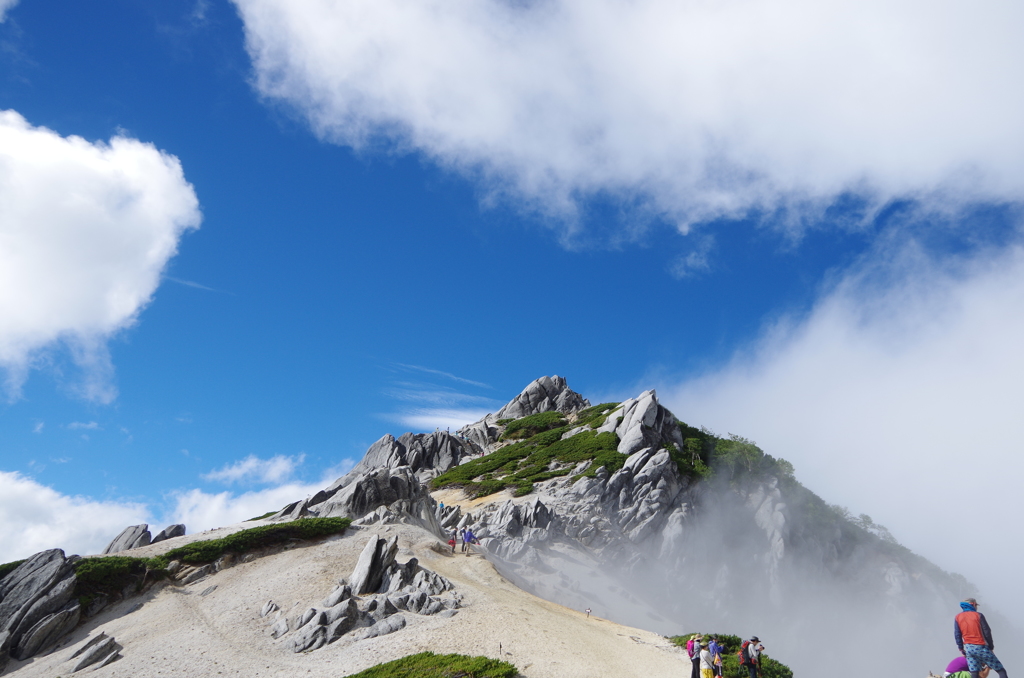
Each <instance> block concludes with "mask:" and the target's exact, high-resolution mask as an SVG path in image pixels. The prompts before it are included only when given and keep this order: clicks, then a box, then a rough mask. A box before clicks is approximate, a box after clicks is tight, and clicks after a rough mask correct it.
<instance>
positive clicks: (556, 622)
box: [5, 523, 690, 678]
mask: <svg viewBox="0 0 1024 678" xmlns="http://www.w3.org/2000/svg"><path fill="white" fill-rule="evenodd" d="M252 525H253V524H252V523H249V524H245V525H242V526H234V529H239V528H240V527H249V526H252ZM234 529H232V528H223V530H217V531H214V532H213V533H209V534H203V535H189V537H192V538H195V537H202V538H213V537H216V536H222V535H223V533H227V532H228V531H234ZM372 533H377V534H380V535H382V536H392V535H394V534H397V535H398V536H399V545H400V547H401V551H400V552H399V556H398V560H399V562H405V561H406V560H408V559H409V557H411V556H413V555H415V556H416V557H417V558H419V560H420V563H421V564H422V565H423V566H424V567H427V568H428V569H431V570H434V571H435V572H438V573H440V574H442V575H444V576H445V577H447V578H448V579H450V580H451V581H452V582H453V583H454V584H455V586H456V589H457V590H458V591H459V592H460V593H462V594H463V595H464V596H465V599H464V605H465V607H464V608H463V609H461V610H460V611H459V612H458V614H457V615H455V616H454V617H452V618H441V617H426V616H419V615H416V614H413V613H405V612H403V613H401V614H403V615H404V616H405V617H406V619H407V621H408V622H409V623H408V626H407V627H406V628H404V629H402V630H400V631H398V632H396V633H393V634H391V635H388V636H384V637H381V638H372V639H368V640H363V641H359V642H352V641H349V640H347V639H342V640H339V641H338V642H336V643H334V644H332V645H328V646H326V647H324V648H322V649H320V650H316V651H313V652H309V653H302V654H294V653H292V652H291V650H290V649H289V647H288V644H289V642H288V641H289V639H290V637H291V635H292V634H288V635H286V636H284V637H283V638H280V639H277V640H274V639H272V638H271V637H270V630H269V627H270V623H269V621H270V620H271V619H272V617H273V616H271V617H268V618H267V619H261V618H260V616H259V610H260V608H261V607H262V606H263V604H264V603H266V602H267V601H268V600H273V601H275V602H276V603H277V604H278V605H280V607H281V608H282V610H283V611H284V612H285V614H286V615H287V616H288V617H291V616H293V615H296V614H298V613H300V612H302V611H303V610H305V609H306V608H308V607H310V606H312V605H316V604H318V603H319V601H320V600H321V599H322V598H323V597H325V596H326V595H327V594H328V593H329V592H330V591H331V589H332V588H333V587H334V585H335V583H336V582H337V580H339V579H341V578H344V577H347V576H348V575H349V573H350V572H351V571H352V568H353V567H354V566H355V563H356V560H357V558H358V556H359V552H360V551H361V550H362V548H363V546H364V545H365V543H366V540H367V538H368V537H369V535H370V534H372ZM189 537H183V538H181V539H180V540H179V539H175V540H171V543H168V544H167V545H166V546H164V545H163V544H156V545H154V546H149V547H145V548H143V549H136V550H135V551H132V552H130V554H131V555H136V554H138V555H143V553H144V552H145V553H144V554H145V555H153V553H154V552H161V551H163V550H165V549H168V548H172V547H174V546H178V545H180V544H182V543H184V541H185V540H188V541H191V540H192V539H190V538H189ZM436 543H437V540H436V539H434V538H433V537H431V536H430V535H429V534H427V533H426V532H425V531H423V530H420V529H418V528H414V527H408V526H395V525H392V526H386V527H380V528H366V529H351V530H349V531H348V532H347V533H346V534H345V535H344V536H342V537H338V538H333V539H329V540H327V541H324V542H321V543H318V544H314V545H311V546H303V547H299V548H295V549H292V550H289V551H285V552H283V553H279V554H276V555H272V556H267V557H265V558H261V559H258V560H255V561H253V562H249V563H243V564H240V565H237V566H236V567H233V568H230V569H227V570H224V571H222V572H218V573H216V574H214V575H212V576H210V577H208V578H206V579H203V580H201V581H198V582H195V583H193V584H191V585H189V586H185V587H180V586H175V585H170V584H167V585H162V584H161V585H158V586H157V587H154V588H153V589H152V590H150V591H149V592H147V593H146V594H144V595H142V596H139V597H135V598H130V599H128V600H127V601H123V602H121V603H119V604H118V605H116V606H114V607H113V608H111V609H107V610H105V611H103V612H102V613H101V614H99V615H97V616H96V617H95V618H93V619H90V620H88V621H87V622H86V623H85V624H84V625H82V626H81V627H79V628H78V629H77V630H76V631H75V632H74V633H73V634H72V635H71V636H69V637H68V638H67V639H66V640H65V641H64V642H63V643H62V644H61V645H60V647H58V648H57V649H56V650H55V651H53V652H51V653H50V654H49V655H47V656H44V657H37V658H35V659H31V660H28V661H25V662H17V661H12V662H11V663H10V664H9V665H8V668H7V672H6V673H5V675H10V676H17V677H18V678H31V677H34V676H39V677H41V678H55V676H65V678H66V677H67V676H68V675H69V674H70V671H71V668H72V666H73V662H71V661H69V657H70V655H71V653H72V652H74V650H75V649H76V648H77V647H78V646H79V645H80V644H81V643H82V642H83V641H85V640H86V639H87V638H89V637H92V636H93V635H95V634H97V633H99V632H101V631H103V632H105V633H106V634H107V635H110V636H114V637H115V638H116V639H117V642H118V643H119V644H120V645H122V646H123V647H124V649H123V650H122V652H121V654H122V655H123V658H122V659H120V660H119V661H116V662H114V663H112V664H110V665H108V666H106V667H103V668H101V669H98V670H96V671H93V670H91V669H86V670H85V671H83V672H81V673H79V674H77V675H82V676H85V675H96V676H103V677H104V678H105V677H107V676H110V677H111V678H113V677H125V678H154V677H158V676H175V677H177V676H186V677H193V676H195V677H199V676H204V677H205V676H245V677H246V678H252V677H254V676H282V677H283V676H288V677H289V678H294V677H296V676H309V677H311V678H314V677H318V676H324V677H325V678H326V677H327V676H330V677H331V678H337V677H338V676H346V675H349V674H352V673H355V672H358V671H361V670H363V669H365V668H367V667H370V666H373V665H375V664H379V663H381V662H385V661H390V660H392V659H397V658H399V657H403V656H405V655H408V654H414V653H417V652H422V651H425V650H430V651H432V652H436V653H449V652H458V653H461V654H469V655H486V656H489V657H495V658H497V657H498V656H499V654H498V651H499V650H498V648H499V643H500V644H501V651H502V653H503V654H502V657H501V658H503V659H505V660H507V661H510V662H512V663H513V664H515V665H516V666H517V667H518V668H519V670H520V673H521V675H522V676H524V677H525V678H602V677H605V676H607V677H608V678H622V677H623V676H675V675H681V674H682V673H684V672H688V671H689V668H690V665H689V661H687V660H686V658H685V655H684V654H683V653H682V652H680V651H679V650H677V649H676V648H674V647H673V646H672V645H671V644H670V643H669V642H668V641H667V640H666V639H664V638H662V637H661V636H658V635H656V634H654V633H650V632H648V631H641V630H638V629H633V628H629V627H625V626H619V625H618V624H614V623H612V622H609V621H605V620H601V619H596V618H593V617H591V618H590V619H587V618H586V616H585V615H584V614H583V613H581V612H577V611H575V610H570V609H568V608H565V607H562V606H560V605H556V604H554V603H550V602H547V601H545V600H542V599H540V598H537V597H536V596H533V595H531V594H529V593H526V592H524V591H522V590H520V589H518V588H516V587H515V586H513V585H512V584H511V583H509V582H508V581H507V580H505V579H504V578H503V577H501V575H499V574H498V573H497V572H496V571H495V570H494V568H493V567H492V566H491V565H490V563H488V562H487V561H486V560H484V559H483V558H482V557H480V556H479V555H473V556H470V557H467V556H464V555H462V554H456V555H455V556H450V555H441V554H438V553H436V552H435V551H434V550H432V549H431V548H430V547H431V545H432V544H436ZM213 585H216V586H217V588H216V590H214V591H213V592H212V593H209V594H208V595H206V596H200V595H199V594H200V592H202V591H203V590H205V589H207V588H209V587H210V586H213ZM138 603H142V605H141V607H139V608H138V609H136V610H134V611H131V612H129V610H132V608H133V607H136V606H137V605H138Z"/></svg>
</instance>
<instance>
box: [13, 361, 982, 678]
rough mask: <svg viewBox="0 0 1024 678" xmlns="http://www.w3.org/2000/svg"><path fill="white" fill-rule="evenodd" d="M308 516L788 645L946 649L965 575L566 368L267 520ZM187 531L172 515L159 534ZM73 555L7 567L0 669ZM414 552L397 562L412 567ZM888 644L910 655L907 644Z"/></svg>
mask: <svg viewBox="0 0 1024 678" xmlns="http://www.w3.org/2000/svg"><path fill="white" fill-rule="evenodd" d="M442 504H443V506H442ZM311 517H318V518H328V517H331V518H335V517H345V518H351V519H353V520H354V525H356V526H360V527H363V528H367V529H370V528H380V527H384V526H387V525H396V524H404V525H409V526H413V527H415V528H418V529H422V530H426V531H427V532H428V533H430V534H432V535H434V537H435V538H437V539H438V541H439V542H441V543H443V542H444V541H447V539H448V537H449V536H450V535H451V534H452V532H453V530H457V529H460V528H469V529H471V530H472V531H473V532H474V533H475V534H476V536H477V537H478V538H479V540H480V545H481V547H482V550H483V551H484V553H485V554H486V556H487V557H488V559H489V560H491V561H492V563H493V564H494V565H495V567H496V568H497V569H498V570H499V571H500V572H501V573H502V574H504V575H505V576H506V577H507V578H508V579H509V580H511V581H512V582H514V583H516V584H517V585H518V586H520V587H521V588H523V589H525V590H527V591H530V592H532V593H535V594H537V595H539V596H541V597H543V598H546V599H548V600H551V601H553V602H557V603H561V604H563V605H566V606H567V607H571V608H574V609H578V610H582V609H585V608H587V609H592V610H593V611H594V614H596V615H600V616H602V617H605V618H608V619H612V620H614V621H617V622H620V623H626V624H630V625H633V626H637V627H641V628H647V629H651V630H655V631H658V632H661V633H681V632H683V631H686V630H696V629H705V630H708V629H712V628H714V629H720V630H732V629H735V630H736V631H739V632H741V633H743V632H746V630H747V629H749V630H754V631H758V632H760V633H761V634H762V636H769V634H771V635H770V636H769V637H771V638H772V641H769V642H771V643H772V645H771V650H773V651H775V650H777V651H778V652H779V653H780V656H781V655H786V656H789V657H798V658H799V657H801V656H802V655H803V654H804V652H805V651H806V648H807V647H811V646H818V645H819V644H823V645H825V644H828V643H832V642H834V640H835V638H837V637H843V638H846V639H848V640H849V642H851V643H853V644H856V643H860V642H863V643H866V644H871V643H873V642H875V641H876V639H877V638H878V637H880V636H884V637H885V638H887V639H888V641H887V642H891V643H893V644H895V645H896V646H900V645H901V644H904V645H905V644H907V643H913V644H914V645H915V647H916V648H918V649H917V654H920V653H922V652H924V651H925V650H930V651H934V652H936V653H941V652H942V650H941V648H942V647H945V645H946V644H947V643H943V642H942V641H943V640H944V639H942V638H935V639H934V643H933V642H932V640H931V639H930V638H929V637H925V638H922V636H921V634H922V631H921V630H922V629H923V628H927V627H928V626H929V625H930V624H931V622H932V620H933V619H934V618H935V617H942V616H944V615H945V614H946V612H947V609H948V603H949V600H950V599H952V598H955V597H957V596H961V595H965V591H967V592H969V591H970V589H969V585H968V584H966V582H965V581H964V580H963V578H962V577H959V576H957V575H950V574H947V573H945V572H943V571H942V570H941V569H939V568H938V567H936V566H934V565H932V564H931V563H929V562H928V561H927V560H925V559H923V558H921V557H919V556H916V555H914V554H913V553H911V552H910V551H909V550H907V549H905V548H903V547H902V546H899V545H898V544H897V543H895V540H893V539H892V538H891V536H890V535H888V533H887V532H885V531H884V528H879V527H878V526H876V525H873V524H871V523H870V522H865V521H863V520H858V519H853V518H851V517H850V516H849V515H848V513H846V512H845V511H844V510H843V509H840V508H838V507H834V506H830V505H829V504H827V503H826V502H824V501H823V500H821V499H820V498H819V497H817V496H816V495H814V494H813V493H812V492H810V491H809V490H807V489H806V488H804V487H803V486H802V485H801V484H800V483H799V482H797V481H796V479H795V477H794V475H793V469H792V467H791V466H790V465H789V464H788V463H787V462H785V461H783V460H781V459H775V458H774V457H772V456H771V455H767V454H765V453H764V452H762V451H761V450H760V449H759V448H757V446H756V445H754V444H753V443H751V442H750V441H748V440H745V439H743V438H739V437H736V436H729V437H727V438H721V437H718V436H716V435H714V434H713V433H711V432H710V431H707V430H703V429H697V428H694V427H692V426H689V425H687V424H685V423H683V422H681V421H680V420H679V419H677V417H676V416H675V415H674V414H673V413H672V412H670V411H669V410H668V409H666V408H665V407H664V406H662V405H661V403H660V402H659V400H658V397H657V393H656V392H655V391H653V390H649V391H645V392H643V393H641V394H640V395H638V396H637V397H636V398H631V399H628V400H626V401H623V402H621V403H605V404H602V405H598V406H592V405H591V403H590V402H589V401H588V400H587V399H586V398H584V397H583V396H582V395H580V394H578V393H576V392H574V391H572V390H571V389H570V388H569V386H568V384H567V383H566V380H565V379H564V378H562V377H558V376H554V377H542V378H540V379H537V380H535V381H534V382H532V383H530V384H529V385H528V386H527V387H526V388H525V389H524V390H523V391H522V393H520V394H519V395H518V396H516V397H515V398H514V399H513V400H512V401H510V402H509V403H508V404H507V405H505V406H504V407H503V408H501V409H500V410H499V411H498V412H497V413H495V414H488V415H486V416H485V417H483V418H482V419H480V420H479V421H477V422H474V423H472V424H469V425H467V426H465V427H463V428H462V429H460V430H459V431H458V432H456V434H454V435H453V434H450V433H448V432H441V431H435V432H433V433H422V434H414V433H406V434H404V435H401V436H399V437H398V438H395V437H393V436H391V435H385V436H384V437H382V438H381V439H380V440H378V441H377V442H375V443H374V444H373V445H371V446H370V448H369V449H368V450H367V453H366V455H365V456H364V458H363V459H362V461H360V462H359V464H357V465H356V466H355V467H354V468H353V469H352V470H351V471H350V472H349V473H347V474H346V475H345V476H343V477H341V478H339V479H338V480H336V481H335V482H334V483H332V484H331V485H329V486H328V487H326V488H324V489H323V490H321V491H319V492H317V493H315V494H314V495H312V496H309V497H306V498H305V499H300V500H296V501H294V502H292V503H290V504H289V505H287V506H285V507H284V508H283V509H281V510H280V511H278V512H277V513H276V514H274V515H273V516H272V517H270V518H269V521H271V522H276V523H283V522H287V521H293V520H298V519H303V518H311ZM179 532H182V533H183V532H184V529H183V526H171V527H169V528H167V530H165V531H164V533H161V535H158V538H159V537H162V538H167V537H169V536H170V537H173V536H178V533H179ZM158 540H159V539H154V540H150V539H149V532H148V526H146V525H140V526H131V527H129V528H126V529H125V531H124V532H122V534H121V535H118V536H117V537H116V538H115V539H114V540H113V541H112V542H111V544H110V545H109V546H108V547H107V551H106V552H109V553H119V554H120V553H122V552H124V550H125V549H128V550H129V551H130V550H132V549H134V548H137V547H140V546H144V545H145V544H146V543H149V542H150V541H152V542H154V543H155V542H157V541H158ZM389 544H390V542H389ZM438 545H439V546H440V543H439V544H438ZM371 547H372V548H371ZM367 549H368V550H367V555H366V556H365V563H362V564H361V565H360V566H359V567H357V572H355V573H353V582H350V583H349V586H351V585H352V584H353V583H354V584H355V585H356V587H357V588H358V589H360V590H362V589H364V588H365V589H366V591H372V590H379V586H380V583H379V582H378V581H377V578H378V577H379V576H382V575H380V573H381V572H382V571H383V570H382V569H381V568H385V569H386V568H393V567H397V566H396V565H394V564H393V557H394V546H393V544H390V545H388V546H387V547H386V548H385V546H384V545H383V542H381V541H379V540H377V541H374V540H371V542H370V543H368V544H367ZM371 551H372V553H371ZM126 555H130V553H126ZM77 558H78V557H77V556H71V557H70V558H65V557H64V554H63V552H60V551H56V550H55V551H48V552H44V553H42V554H37V555H36V556H33V557H32V558H31V559H30V560H29V561H28V562H26V563H24V564H22V565H21V566H19V567H18V568H17V569H16V570H15V571H14V572H12V573H10V574H9V575H8V576H7V577H5V578H4V579H0V670H2V665H3V662H4V661H5V660H6V657H7V656H8V655H10V656H11V657H14V658H16V659H24V658H26V657H29V656H32V655H33V654H38V653H41V652H45V651H46V650H47V649H48V648H49V647H52V646H53V645H54V643H56V642H57V641H58V640H59V639H60V638H61V636H62V635H63V634H66V633H67V632H68V631H69V630H70V629H72V628H74V627H75V625H76V624H78V623H79V620H80V617H81V614H80V612H81V610H80V609H79V607H78V601H76V600H72V596H71V594H70V592H71V591H73V589H74V573H73V570H72V567H71V565H73V563H74V562H75V560H76V559H77ZM377 561H380V563H378V562H377ZM384 561H387V562H384ZM373 563H376V565H372V564H373ZM381 563H383V564H381ZM416 567H417V566H416V564H415V563H414V562H412V564H411V565H409V568H411V569H409V572H408V573H406V574H405V575H402V576H403V577H405V579H409V581H412V580H411V579H410V577H412V574H410V573H412V571H413V570H414V569H415V568H416ZM360 568H362V569H360ZM207 569H208V570H209V571H210V572H213V571H215V568H214V569H209V568H207ZM363 570H365V572H363ZM197 572H199V570H197ZM402 572H405V570H402ZM69 573H70V574H69ZM191 576H193V577H195V576H205V575H202V573H200V574H195V573H193V575H191ZM423 576H426V575H423ZM421 578H422V576H421ZM405 579H402V580H401V581H403V582H405ZM370 580H372V581H370ZM395 581H399V580H398V579H395ZM403 585H404V584H403ZM214 588H215V587H214ZM385 588H386V587H385ZM442 588H443V587H442ZM209 590H212V588H211V589H209ZM339 590H341V589H339ZM438 590H441V589H438ZM431 591H433V589H430V590H429V591H428V593H429V592H431ZM420 593H422V591H421V592H420ZM204 595H205V594H204ZM373 595H382V596H383V595H384V594H383V593H380V594H373ZM424 595H426V594H424ZM421 597H422V596H421ZM381 600H382V601H383V600H384V598H382V599H381ZM381 604H382V605H384V604H385V603H384V602H382V603H381ZM268 605H269V604H268ZM349 607H351V605H349ZM311 609H314V608H311ZM338 609H340V608H338ZM346 609H347V608H346ZM382 609H383V608H382ZM417 609H418V608H417ZM315 610H316V611H314V614H313V615H312V616H311V617H310V618H312V619H320V620H321V621H323V622H324V623H323V624H320V625H319V626H311V627H307V626H305V624H306V623H307V621H308V620H302V621H303V628H304V629H305V630H304V631H303V632H302V633H301V634H299V635H298V636H296V638H301V639H302V640H301V641H300V640H295V641H294V643H296V647H299V648H303V649H308V648H309V647H312V646H314V645H319V644H320V643H323V642H330V641H331V640H332V639H333V638H335V637H337V635H338V634H337V629H334V627H332V626H331V624H333V623H335V621H336V620H333V619H331V620H330V624H329V623H327V620H328V618H329V617H330V614H328V612H327V611H326V610H323V611H320V610H319V608H316V609H315ZM339 614H341V613H339ZM344 614H347V615H349V616H348V617H347V618H349V619H352V620H354V619H356V618H357V617H358V616H359V615H356V613H355V612H353V611H352V610H349V611H348V612H345V613H344ZM359 614H360V615H362V616H361V617H359V618H368V615H369V612H366V611H363V612H360V613H359ZM338 619H341V617H338ZM389 619H391V621H390V622H388V624H390V625H392V626H395V627H396V628H393V629H392V628H390V627H389V629H390V630H389V631H388V632H389V633H390V632H394V631H396V630H399V628H398V626H399V624H400V621H399V620H400V617H394V618H391V617H389ZM865 619H868V620H871V624H870V627H867V626H865V624H864V622H863V620H865ZM275 623H276V624H277V625H281V624H284V623H285V622H284V621H282V620H280V619H279V620H278V621H277V622H275ZM339 623H340V622H339ZM346 623H348V622H346ZM352 623H354V622H352ZM294 627H295V624H294V623H292V625H291V626H290V627H283V628H284V629H285V631H287V629H288V628H294ZM339 628H340V627H339ZM345 628H346V629H347V628H348V627H347V626H346V627H345ZM331 629H334V630H331ZM381 629H384V626H381ZM385 630H386V629H385ZM364 635H367V634H364ZM381 635H383V631H382V632H381ZM933 646H934V647H933ZM104 647H105V646H104ZM94 654H95V653H94ZM110 656H111V658H113V655H110ZM904 658H906V657H905V655H904ZM889 661H890V664H891V667H892V668H893V669H894V670H897V669H900V668H901V666H900V661H901V658H900V656H899V655H898V654H897V655H894V656H893V657H892V658H891V659H890V660H889ZM793 665H794V668H799V665H800V660H799V659H797V661H794V662H793ZM903 668H906V669H907V670H912V669H913V670H916V664H912V663H910V660H909V659H906V661H905V662H904V667H903ZM894 675H895V674H894Z"/></svg>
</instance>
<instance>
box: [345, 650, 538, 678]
mask: <svg viewBox="0 0 1024 678" xmlns="http://www.w3.org/2000/svg"><path fill="white" fill-rule="evenodd" d="M517 673H518V670H517V669H516V667H515V666H513V665H512V664H509V663H508V662H503V661H500V660H498V659H489V658H487V657H468V656H466V655H463V654H434V653H433V652H421V653H419V654H413V655H409V656H408V657H402V658H401V659H396V660H395V661H392V662H387V663H386V664H378V665H377V666H373V667H370V668H368V669H366V670H365V671H360V672H359V673H355V674H352V675H351V676H349V677H348V678H515V676H516V675H517Z"/></svg>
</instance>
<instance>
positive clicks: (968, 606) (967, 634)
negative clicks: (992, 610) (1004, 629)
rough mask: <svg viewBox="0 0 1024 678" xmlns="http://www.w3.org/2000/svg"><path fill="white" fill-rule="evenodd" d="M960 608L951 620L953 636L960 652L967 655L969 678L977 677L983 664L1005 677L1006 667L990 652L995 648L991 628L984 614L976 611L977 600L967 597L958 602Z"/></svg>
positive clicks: (1001, 677) (1000, 677) (1002, 677)
mask: <svg viewBox="0 0 1024 678" xmlns="http://www.w3.org/2000/svg"><path fill="white" fill-rule="evenodd" d="M960 609H961V610H963V612H961V613H960V614H958V615H957V616H956V619H955V620H954V621H953V637H954V638H956V646H957V649H959V650H960V654H962V655H963V656H965V657H967V670H968V671H970V672H971V678H979V676H980V675H981V669H982V667H984V666H988V667H990V668H992V669H994V670H995V672H996V673H998V674H999V678H1006V669H1005V668H1003V664H1002V662H1000V661H999V658H998V657H996V655H995V654H994V653H993V652H992V650H993V649H994V648H995V643H993V642H992V629H990V628H989V627H988V622H987V621H985V615H983V614H981V613H980V612H978V601H977V600H975V599H974V598H967V599H966V600H964V601H963V602H962V603H960Z"/></svg>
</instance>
